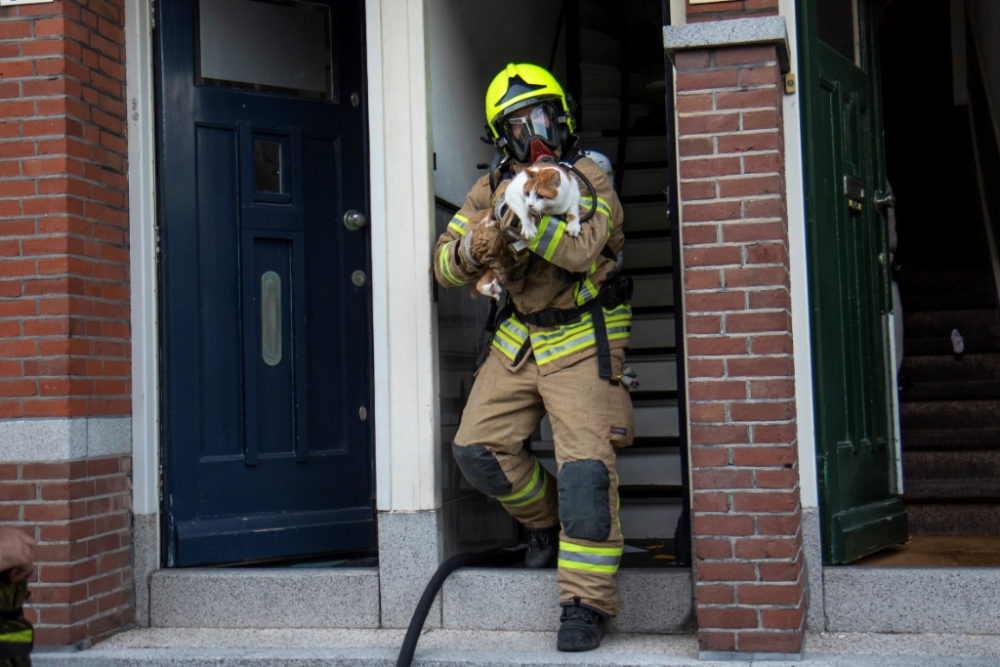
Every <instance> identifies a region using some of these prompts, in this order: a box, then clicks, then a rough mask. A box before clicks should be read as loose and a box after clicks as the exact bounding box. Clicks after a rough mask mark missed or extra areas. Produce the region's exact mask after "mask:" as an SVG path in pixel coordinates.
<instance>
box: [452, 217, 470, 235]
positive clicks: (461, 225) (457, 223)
mask: <svg viewBox="0 0 1000 667" xmlns="http://www.w3.org/2000/svg"><path fill="white" fill-rule="evenodd" d="M468 223H469V219H468V218H466V217H465V216H464V215H458V214H457V213H456V214H455V216H454V217H453V218H452V219H451V222H449V223H448V229H452V230H454V231H456V232H458V233H459V234H460V235H461V236H465V235H466V233H467V232H468V231H469V224H468Z"/></svg>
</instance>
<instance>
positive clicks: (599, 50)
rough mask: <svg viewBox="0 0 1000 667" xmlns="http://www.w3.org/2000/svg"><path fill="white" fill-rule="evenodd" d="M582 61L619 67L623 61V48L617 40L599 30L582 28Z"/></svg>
mask: <svg viewBox="0 0 1000 667" xmlns="http://www.w3.org/2000/svg"><path fill="white" fill-rule="evenodd" d="M580 44H581V45H586V46H585V48H581V49H580V60H581V62H582V63H583V64H584V65H586V64H589V63H594V64H600V65H617V64H618V61H619V60H620V59H621V46H620V45H619V42H618V40H617V39H615V38H614V37H612V36H611V35H609V34H607V33H605V32H601V31H599V30H591V29H589V28H580Z"/></svg>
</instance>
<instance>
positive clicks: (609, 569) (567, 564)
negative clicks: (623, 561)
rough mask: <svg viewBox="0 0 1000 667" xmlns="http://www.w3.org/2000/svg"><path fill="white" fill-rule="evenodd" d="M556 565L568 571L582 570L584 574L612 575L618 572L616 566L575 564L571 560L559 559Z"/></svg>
mask: <svg viewBox="0 0 1000 667" xmlns="http://www.w3.org/2000/svg"><path fill="white" fill-rule="evenodd" d="M556 564H557V565H558V566H559V567H563V568H566V569H568V570H584V571H585V572H603V573H607V574H614V573H616V572H617V571H618V566H617V565H591V564H589V563H577V562H576V561H572V560H564V559H562V558H560V559H559V560H558V561H557V562H556Z"/></svg>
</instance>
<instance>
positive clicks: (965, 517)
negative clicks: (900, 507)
mask: <svg viewBox="0 0 1000 667" xmlns="http://www.w3.org/2000/svg"><path fill="white" fill-rule="evenodd" d="M906 513H907V516H908V518H909V524H910V532H911V533H912V534H914V535H1000V511H998V508H997V505H995V504H992V503H977V504H960V503H927V504H923V503H912V504H910V503H908V504H907V506H906Z"/></svg>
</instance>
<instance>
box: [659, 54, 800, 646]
mask: <svg viewBox="0 0 1000 667" xmlns="http://www.w3.org/2000/svg"><path fill="white" fill-rule="evenodd" d="M675 64H676V67H677V113H678V116H677V125H678V140H679V160H680V162H679V171H680V179H681V203H682V214H681V218H682V225H681V235H682V244H683V261H684V307H685V317H686V320H685V321H686V327H687V351H688V360H687V364H688V378H689V386H688V396H689V400H690V420H691V436H690V437H691V483H692V489H693V509H692V513H693V532H694V556H695V558H694V560H695V577H696V586H695V591H696V604H697V618H698V626H699V631H698V638H699V643H700V646H701V648H702V650H703V651H737V652H740V653H775V652H777V653H797V652H799V651H800V650H801V646H802V639H803V632H804V625H805V606H806V605H805V573H804V568H803V552H802V532H801V526H800V524H801V511H800V504H799V485H798V455H797V449H796V428H795V401H794V396H795V381H794V369H793V362H792V332H791V303H790V299H789V273H788V221H787V215H786V206H785V199H784V177H783V173H784V148H783V141H782V111H781V108H782V107H781V105H782V99H781V96H782V87H781V73H780V70H779V65H778V58H777V52H776V48H775V47H774V46H773V45H766V46H748V47H719V48H715V49H703V50H691V51H680V52H678V53H676V55H675Z"/></svg>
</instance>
